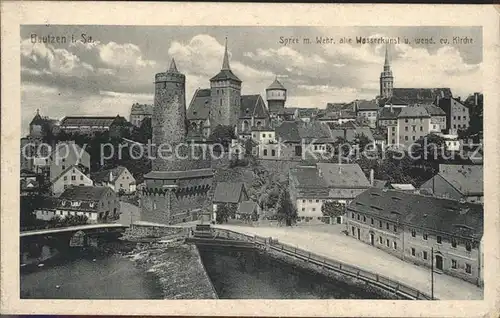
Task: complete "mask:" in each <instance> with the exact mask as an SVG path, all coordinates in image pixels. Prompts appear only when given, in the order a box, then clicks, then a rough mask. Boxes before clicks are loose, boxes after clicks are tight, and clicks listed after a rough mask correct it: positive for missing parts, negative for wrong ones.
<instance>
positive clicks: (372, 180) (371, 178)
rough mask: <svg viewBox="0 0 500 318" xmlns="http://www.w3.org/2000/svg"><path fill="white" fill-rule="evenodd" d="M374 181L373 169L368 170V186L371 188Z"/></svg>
mask: <svg viewBox="0 0 500 318" xmlns="http://www.w3.org/2000/svg"><path fill="white" fill-rule="evenodd" d="M374 179H375V172H374V171H373V169H370V185H371V186H373V182H374Z"/></svg>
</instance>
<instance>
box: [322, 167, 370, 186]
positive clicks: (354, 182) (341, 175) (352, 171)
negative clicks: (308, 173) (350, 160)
mask: <svg viewBox="0 0 500 318" xmlns="http://www.w3.org/2000/svg"><path fill="white" fill-rule="evenodd" d="M316 166H317V167H318V169H319V171H320V172H321V174H322V175H323V178H324V180H325V182H326V184H327V185H328V187H330V188H344V189H345V188H348V189H358V188H368V187H369V186H370V182H369V181H368V179H367V178H366V176H365V174H364V173H363V170H361V167H360V166H359V165H358V164H338V163H324V162H318V163H317V164H316Z"/></svg>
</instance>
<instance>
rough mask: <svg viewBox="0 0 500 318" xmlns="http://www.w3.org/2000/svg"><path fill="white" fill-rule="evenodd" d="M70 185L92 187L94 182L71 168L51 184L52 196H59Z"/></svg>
mask: <svg viewBox="0 0 500 318" xmlns="http://www.w3.org/2000/svg"><path fill="white" fill-rule="evenodd" d="M73 178H75V180H73ZM65 179H66V180H65ZM71 185H73V186H79V185H80V186H92V185H94V182H93V181H92V180H91V179H90V178H89V177H87V176H86V175H85V174H83V173H82V172H81V171H80V170H79V169H77V168H72V169H71V170H69V171H67V172H66V173H65V175H64V176H60V177H59V178H58V179H57V180H56V181H55V182H54V183H52V186H51V187H52V193H53V194H54V195H58V194H61V193H63V192H64V190H65V189H66V188H67V187H68V186H71Z"/></svg>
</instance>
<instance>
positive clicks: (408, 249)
mask: <svg viewBox="0 0 500 318" xmlns="http://www.w3.org/2000/svg"><path fill="white" fill-rule="evenodd" d="M346 226H347V231H348V235H350V236H352V237H354V238H355V239H358V240H360V241H362V242H364V243H366V244H369V245H371V246H373V247H374V248H378V249H381V250H383V251H385V252H387V253H390V254H393V255H395V256H397V257H399V258H401V259H403V260H405V261H407V262H412V263H415V264H417V265H421V266H426V267H431V266H432V267H433V268H434V269H435V270H436V271H438V272H442V273H445V274H448V275H451V276H456V277H459V278H462V279H464V280H466V281H469V282H471V283H474V284H478V285H481V284H482V280H481V277H482V276H481V275H482V274H481V273H482V271H483V263H482V261H481V256H480V249H481V242H482V235H483V209H482V206H481V205H477V204H469V203H460V202H458V201H454V200H447V199H439V198H435V197H430V196H421V195H417V194H410V193H405V192H399V191H392V190H385V189H375V188H371V189H369V190H367V191H365V192H363V193H362V194H361V195H359V196H358V197H357V198H356V199H354V200H353V201H352V202H351V203H350V204H349V205H348V207H347V221H346Z"/></svg>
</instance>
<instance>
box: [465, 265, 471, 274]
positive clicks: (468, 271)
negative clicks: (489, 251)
mask: <svg viewBox="0 0 500 318" xmlns="http://www.w3.org/2000/svg"><path fill="white" fill-rule="evenodd" d="M465 272H466V273H467V274H470V273H471V272H472V267H471V266H470V264H467V263H465Z"/></svg>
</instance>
